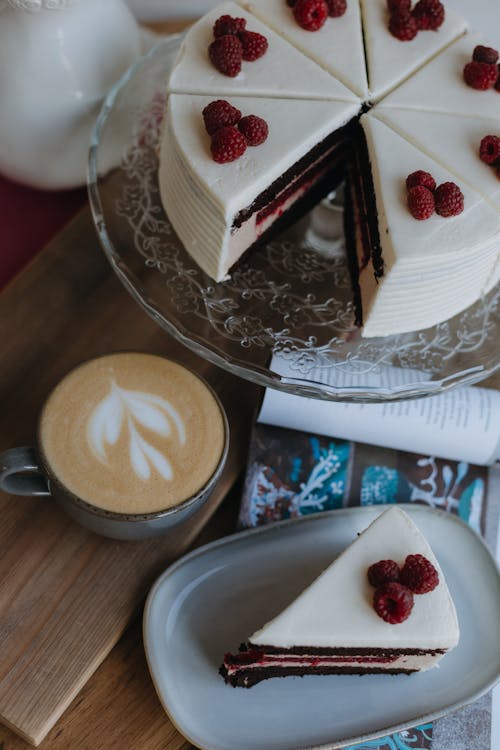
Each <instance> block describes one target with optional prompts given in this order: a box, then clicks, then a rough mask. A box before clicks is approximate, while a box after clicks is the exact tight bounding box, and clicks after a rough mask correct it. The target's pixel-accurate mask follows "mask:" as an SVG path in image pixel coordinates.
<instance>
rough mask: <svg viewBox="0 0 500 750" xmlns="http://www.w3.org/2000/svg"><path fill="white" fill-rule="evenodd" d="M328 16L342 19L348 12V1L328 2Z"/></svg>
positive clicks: (331, 0)
mask: <svg viewBox="0 0 500 750" xmlns="http://www.w3.org/2000/svg"><path fill="white" fill-rule="evenodd" d="M326 4H327V6H328V15H329V16H331V17H332V18H340V16H343V15H344V13H345V12H346V10H347V0H326Z"/></svg>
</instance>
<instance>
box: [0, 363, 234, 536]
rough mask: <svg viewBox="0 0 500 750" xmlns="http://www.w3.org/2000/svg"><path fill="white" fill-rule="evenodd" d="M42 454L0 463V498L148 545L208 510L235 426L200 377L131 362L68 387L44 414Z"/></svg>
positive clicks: (77, 377) (1, 457) (95, 371)
mask: <svg viewBox="0 0 500 750" xmlns="http://www.w3.org/2000/svg"><path fill="white" fill-rule="evenodd" d="M36 446H37V447H36V448H31V447H22V448H12V449H10V450H6V451H4V452H3V453H2V454H0V489H2V490H3V491H4V492H7V493H10V494H14V495H25V496H26V495H29V496H32V497H40V498H42V497H49V496H51V497H52V498H53V499H54V500H56V502H57V503H58V504H59V505H60V506H61V507H62V508H63V510H64V511H65V512H66V513H68V514H69V515H70V516H71V517H72V518H73V519H74V520H75V521H77V522H78V523H80V524H81V525H83V526H85V527H86V528H88V529H90V530H91V531H94V532H96V533H98V534H102V535H104V536H108V537H112V538H115V539H129V540H132V539H145V538H147V537H151V536H156V535H160V534H164V533H165V532H168V531H169V530H171V529H173V528H174V527H177V526H178V525H179V524H180V523H182V522H184V521H186V520H187V519H188V518H190V517H191V516H193V515H194V514H195V513H196V512H197V511H198V510H200V508H201V507H202V506H203V505H204V503H205V502H206V501H207V500H208V498H209V497H210V495H211V494H212V492H213V490H214V488H215V486H216V484H217V482H218V480H219V478H220V476H221V474H222V471H223V469H224V465H225V462H226V459H227V455H228V450H229V425H228V420H227V416H226V414H225V411H224V408H223V406H222V404H221V402H220V400H219V398H218V396H217V394H216V393H215V392H214V391H213V390H212V388H211V387H210V386H209V385H208V384H207V383H206V382H205V381H204V380H203V379H202V378H200V376H199V375H197V374H195V373H193V372H192V371H191V370H188V369H187V368H185V367H184V366H182V365H180V364H178V363H176V362H173V361H171V360H167V359H164V358H163V357H156V356H153V355H147V354H140V353H133V352H125V353H119V354H112V355H108V356H105V357H99V358H97V359H94V360H90V361H88V362H85V363H83V364H82V365H80V366H79V367H77V368H75V370H72V371H71V372H70V373H69V374H68V375H66V377H65V378H63V380H62V381H61V382H60V383H59V384H58V385H57V386H56V387H55V389H54V390H53V391H52V393H51V394H50V395H49V397H48V399H47V400H46V402H45V404H44V406H43V407H42V410H41V413H40V416H39V420H38V430H37V440H36Z"/></svg>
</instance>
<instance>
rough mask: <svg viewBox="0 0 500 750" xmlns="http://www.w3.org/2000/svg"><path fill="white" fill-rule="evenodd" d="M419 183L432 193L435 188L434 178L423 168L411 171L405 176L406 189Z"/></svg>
mask: <svg viewBox="0 0 500 750" xmlns="http://www.w3.org/2000/svg"><path fill="white" fill-rule="evenodd" d="M419 185H423V186H424V187H426V188H427V190H430V191H431V193H433V192H434V190H435V189H436V180H435V179H434V177H433V176H432V175H431V174H429V172H424V171H423V169H417V171H416V172H412V173H411V174H409V175H408V177H407V178H406V189H407V190H411V189H412V188H414V187H418V186H419Z"/></svg>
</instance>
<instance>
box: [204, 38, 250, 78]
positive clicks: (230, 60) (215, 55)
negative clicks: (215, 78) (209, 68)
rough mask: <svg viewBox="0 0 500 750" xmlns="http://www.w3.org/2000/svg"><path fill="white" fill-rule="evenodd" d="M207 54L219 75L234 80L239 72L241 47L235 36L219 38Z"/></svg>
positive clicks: (241, 55) (241, 54)
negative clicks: (221, 74)
mask: <svg viewBox="0 0 500 750" xmlns="http://www.w3.org/2000/svg"><path fill="white" fill-rule="evenodd" d="M208 54H209V57H210V60H211V61H212V64H213V66H214V67H215V68H217V70H218V71H219V73H223V74H224V75H225V76H229V77H230V78H234V77H235V76H237V75H238V73H239V72H240V70H241V61H242V59H243V47H242V46H241V42H240V40H239V39H238V37H237V36H233V35H232V34H227V35H226V36H219V37H218V38H217V39H216V40H215V42H212V44H211V45H210V47H209V48H208Z"/></svg>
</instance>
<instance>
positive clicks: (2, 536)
mask: <svg viewBox="0 0 500 750" xmlns="http://www.w3.org/2000/svg"><path fill="white" fill-rule="evenodd" d="M0 341H1V342H2V345H1V349H0V404H1V412H0V413H1V422H0V451H1V450H4V449H5V448H8V447H11V446H15V445H30V444H32V443H33V435H34V430H35V423H36V416H37V413H38V409H39V407H40V405H41V404H42V402H43V400H44V398H45V397H46V395H47V394H48V393H49V391H50V390H51V388H52V387H53V386H54V385H55V383H56V382H57V381H58V380H59V379H60V378H61V377H62V376H63V375H64V374H65V373H66V372H67V371H68V370H69V369H71V368H72V367H73V366H75V365H76V364H78V363H79V362H81V361H82V360H84V359H87V358H89V357H93V356H96V355H99V354H104V353H107V352H111V351H116V350H122V349H137V350H140V351H145V352H151V353H157V354H163V355H167V356H172V357H174V358H176V359H177V360H178V361H181V362H184V363H185V364H187V365H189V366H190V367H192V368H193V369H195V370H196V371H198V372H199V373H200V374H202V375H203V376H204V377H206V378H207V380H208V381H209V382H210V383H211V384H212V385H213V387H214V388H215V390H216V391H217V392H218V393H219V395H220V397H221V399H222V401H223V403H224V405H225V407H226V410H227V413H228V417H229V422H230V430H231V449H230V455H229V459H228V463H227V467H226V470H225V472H224V475H223V477H222V479H221V482H220V484H219V486H218V488H217V490H216V492H215V494H214V496H213V497H212V498H211V501H210V502H209V504H208V506H207V507H206V508H205V509H204V511H203V512H202V514H201V515H199V516H197V517H196V518H195V519H194V520H192V521H189V522H188V524H187V525H185V526H183V528H182V529H180V530H179V531H178V533H177V534H176V537H175V539H165V538H160V539H157V540H151V541H145V542H118V541H113V540H107V539H104V538H102V537H98V536H96V535H93V534H91V533H90V532H87V531H86V530H84V529H83V528H80V527H79V526H77V525H76V524H75V523H74V522H73V521H71V520H70V519H69V518H68V517H66V516H65V515H64V514H63V512H62V511H60V510H59V509H58V508H57V507H56V505H55V504H54V503H53V502H52V501H51V500H45V499H31V498H19V497H13V496H12V497H11V496H8V495H5V494H3V493H0V513H1V522H0V550H1V552H0V644H1V646H0V721H2V722H4V723H5V724H6V725H7V726H9V727H10V728H12V729H13V730H14V731H15V732H17V733H18V734H20V735H21V736H22V737H24V738H25V739H27V740H28V741H29V742H31V743H33V744H38V743H40V742H41V741H42V739H43V738H44V737H45V735H46V734H47V732H48V731H49V730H50V729H51V727H52V726H53V725H54V723H55V722H56V721H57V719H58V718H59V716H60V715H61V714H62V712H63V711H64V710H65V708H66V707H67V706H68V705H69V703H70V702H71V701H72V700H73V698H74V697H75V695H76V694H77V693H78V691H79V690H80V689H81V688H82V686H83V685H84V683H85V682H86V681H87V680H88V678H89V677H90V676H91V675H92V673H93V672H94V670H95V669H96V668H97V667H98V666H99V664H100V663H101V662H102V660H103V659H104V658H105V656H106V655H107V654H108V653H109V651H110V650H111V648H112V647H113V646H114V644H115V643H116V642H117V641H118V639H119V638H120V636H121V634H122V633H123V631H124V629H125V627H126V625H127V624H128V622H129V621H130V619H131V618H132V616H133V615H134V613H135V612H136V611H137V609H138V607H139V605H140V603H141V602H142V600H143V599H144V597H145V594H146V593H147V590H148V588H149V586H150V585H151V583H152V582H153V580H154V579H155V577H156V576H157V575H158V573H159V572H160V571H161V570H163V569H164V568H165V566H166V565H167V564H168V562H169V561H171V560H172V559H173V558H175V557H177V556H179V554H181V553H182V552H183V551H184V550H185V549H186V548H187V547H188V546H189V544H190V543H191V542H192V540H193V539H194V537H195V536H196V535H197V533H198V532H199V530H200V529H201V527H202V526H203V525H204V524H205V523H206V521H207V520H208V518H209V517H210V516H211V514H212V513H213V512H214V510H215V509H216V507H217V506H218V505H219V503H220V502H221V500H222V499H223V497H224V496H225V495H226V494H227V492H228V490H229V489H230V487H231V486H232V485H233V483H234V481H235V480H236V478H237V477H238V475H239V474H240V472H241V470H242V468H243V466H244V463H245V457H246V450H247V443H248V437H249V433H250V425H251V421H252V416H253V411H254V408H255V405H256V403H257V400H258V396H259V389H258V388H256V387H254V386H252V385H250V384H248V383H245V382H243V381H241V380H239V379H237V378H235V377H233V376H231V375H229V374H228V373H226V372H224V371H222V370H219V369H217V368H215V367H214V366H213V365H210V364H208V363H206V362H205V361H203V360H201V359H200V358H198V357H196V356H195V355H194V354H192V353H191V352H189V351H188V350H187V349H185V348H183V347H182V346H181V345H179V344H177V343H176V342H175V341H174V340H173V339H171V338H170V337H169V336H167V334H166V333H165V332H163V331H162V330H160V329H159V327H158V326H157V325H156V324H155V323H154V322H153V321H152V320H150V319H149V317H148V316H147V315H146V314H145V313H144V312H143V311H142V310H141V309H140V308H139V307H138V306H137V305H136V304H135V302H133V300H132V299H131V298H130V297H129V295H128V294H127V293H126V292H125V291H124V289H123V288H122V287H121V285H120V283H119V282H118V281H117V279H116V278H115V276H114V274H113V272H112V271H111V268H110V266H109V265H108V263H107V261H106V259H105V257H104V254H103V253H102V251H101V249H100V248H99V245H98V241H97V238H96V234H95V230H94V227H93V224H92V221H91V218H90V214H89V212H88V210H87V209H85V210H84V211H83V212H82V213H81V214H79V215H78V216H77V217H76V219H74V220H73V222H72V223H71V224H69V225H68V227H67V228H66V229H65V230H64V231H63V232H62V233H61V234H60V235H59V236H58V237H57V238H56V239H55V240H54V241H53V242H52V243H51V244H50V245H49V246H48V247H46V248H45V249H44V250H43V251H42V252H41V253H40V255H39V256H38V257H37V258H36V259H35V260H34V261H33V262H32V264H31V265H30V266H29V267H28V268H27V269H26V270H25V271H24V272H23V274H22V275H21V276H19V277H18V278H17V279H15V280H14V281H13V282H12V283H11V284H10V286H8V287H7V288H6V289H5V290H4V291H3V293H2V294H0ZM2 747H3V745H2Z"/></svg>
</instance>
